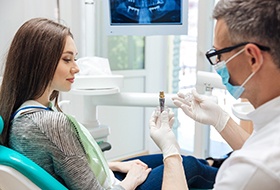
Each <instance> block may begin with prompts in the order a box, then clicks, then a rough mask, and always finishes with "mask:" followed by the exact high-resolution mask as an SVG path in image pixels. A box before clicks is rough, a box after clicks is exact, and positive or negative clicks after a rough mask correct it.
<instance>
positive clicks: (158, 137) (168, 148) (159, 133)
mask: <svg viewBox="0 0 280 190" xmlns="http://www.w3.org/2000/svg"><path fill="white" fill-rule="evenodd" d="M173 123H174V114H173V113H168V112H167V111H163V112H162V113H160V112H159V111H154V112H153V114H152V116H151V118H150V136H151V138H152V139H153V140H154V142H155V143H156V145H157V146H158V147H159V148H160V149H161V151H162V154H163V160H164V159H165V158H167V157H168V156H172V155H177V154H178V155H180V147H179V144H178V142H177V140H176V137H175V134H174V133H173V131H172V125H173Z"/></svg>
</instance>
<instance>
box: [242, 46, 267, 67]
mask: <svg viewBox="0 0 280 190" xmlns="http://www.w3.org/2000/svg"><path fill="white" fill-rule="evenodd" d="M245 52H246V54H247V55H248V56H249V62H250V64H251V68H252V72H257V71H258V70H259V69H260V68H261V66H262V64H263V60H264V57H263V56H264V55H263V51H261V50H260V48H259V47H258V46H256V45H255V44H247V45H246V46H245Z"/></svg>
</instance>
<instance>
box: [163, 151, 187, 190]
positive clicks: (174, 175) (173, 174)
mask: <svg viewBox="0 0 280 190" xmlns="http://www.w3.org/2000/svg"><path fill="white" fill-rule="evenodd" d="M170 189H176V190H188V186H187V182H186V176H185V172H184V168H183V164H182V159H181V158H180V155H173V156H169V157H167V158H166V159H165V160H164V172H163V183H162V190H170Z"/></svg>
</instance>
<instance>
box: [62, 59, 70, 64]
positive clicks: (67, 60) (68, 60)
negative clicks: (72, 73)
mask: <svg viewBox="0 0 280 190" xmlns="http://www.w3.org/2000/svg"><path fill="white" fill-rule="evenodd" d="M63 60H64V61H65V62H67V63H69V62H70V61H71V59H63Z"/></svg>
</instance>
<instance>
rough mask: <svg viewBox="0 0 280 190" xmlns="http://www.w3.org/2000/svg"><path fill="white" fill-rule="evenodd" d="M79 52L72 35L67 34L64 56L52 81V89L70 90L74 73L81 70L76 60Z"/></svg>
mask: <svg viewBox="0 0 280 190" xmlns="http://www.w3.org/2000/svg"><path fill="white" fill-rule="evenodd" d="M77 53H78V52H77V48H76V45H75V42H74V40H73V39H72V38H71V37H70V36H67V37H66V43H65V47H64V50H63V53H62V56H61V58H60V60H59V63H58V65H57V68H56V70H55V74H54V77H53V80H52V83H51V90H52V91H53V90H57V91H69V90H70V89H71V84H72V83H73V82H74V79H75V77H74V75H75V74H76V73H78V72H79V68H78V66H77V64H76V62H75V57H76V55H77Z"/></svg>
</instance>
